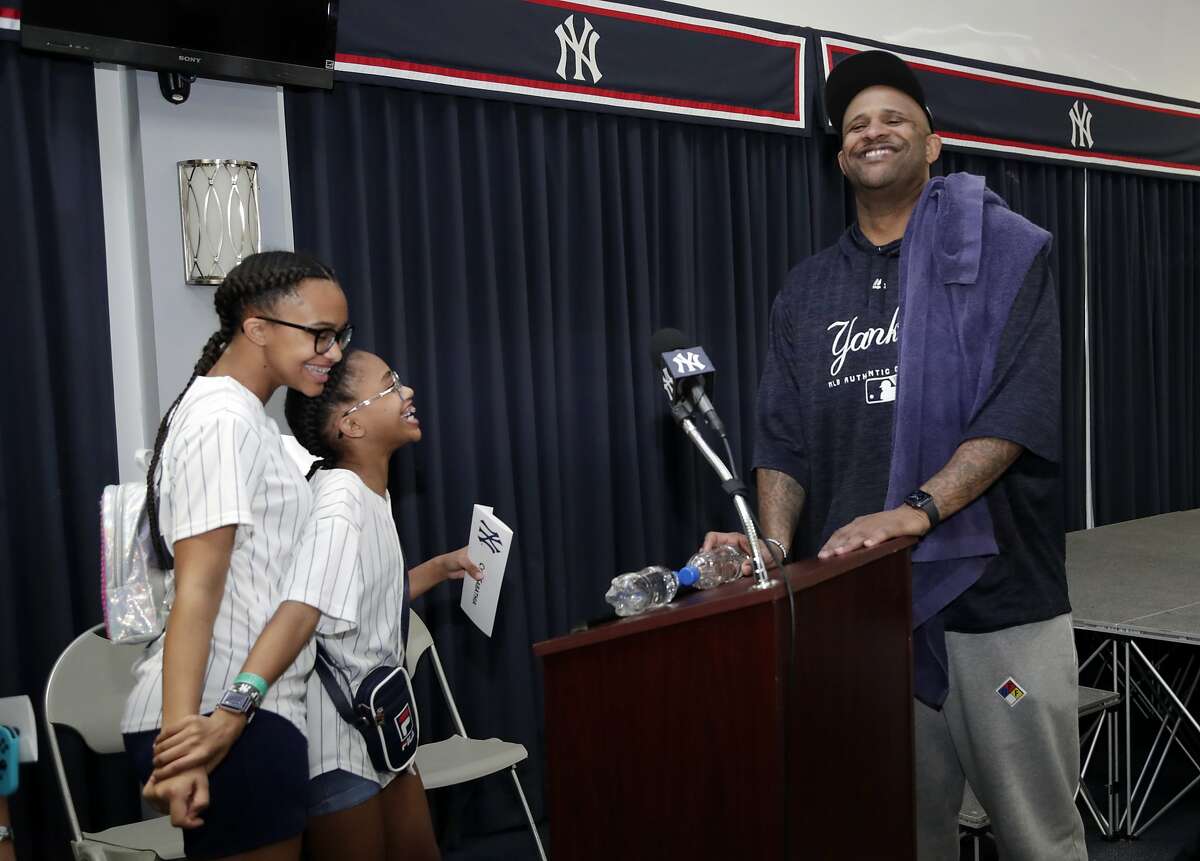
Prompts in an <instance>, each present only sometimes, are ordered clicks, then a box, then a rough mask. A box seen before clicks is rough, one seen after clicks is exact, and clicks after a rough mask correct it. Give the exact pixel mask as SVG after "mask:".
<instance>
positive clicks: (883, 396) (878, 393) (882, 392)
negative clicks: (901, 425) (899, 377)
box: [863, 374, 896, 404]
mask: <svg viewBox="0 0 1200 861" xmlns="http://www.w3.org/2000/svg"><path fill="white" fill-rule="evenodd" d="M863 386H864V387H865V389H866V395H867V403H869V404H888V403H891V402H892V401H894V400H896V375H895V374H892V375H891V376H890V377H875V378H874V379H871V380H866V381H865V382H864V383H863Z"/></svg>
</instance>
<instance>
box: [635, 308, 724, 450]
mask: <svg viewBox="0 0 1200 861" xmlns="http://www.w3.org/2000/svg"><path fill="white" fill-rule="evenodd" d="M694 343H695V342H694V341H692V340H691V339H690V338H688V337H687V336H686V335H684V334H683V333H682V332H680V331H679V330H678V329H659V330H658V331H657V332H655V333H654V335H653V336H652V337H651V338H650V356H651V359H652V360H653V362H654V366H655V367H656V368H661V369H662V379H663V390H664V391H666V393H667V397H668V398H669V399H670V401H671V412H672V413H673V414H675V420H676V421H680V420H681V418H682V417H686V416H690V415H691V414H692V412H693V411H694V410H695V409H696V408H698V409H699V410H700V413H701V414H702V415H703V416H704V419H705V421H707V422H708V424H709V426H710V427H711V428H712V429H713V430H714V431H716V432H717V434H718V435H720V436H722V437H723V436H725V424H724V422H722V421H721V417H720V416H719V415H717V411H716V409H715V408H714V407H713V405H712V401H710V400H709V399H708V394H707V393H706V392H705V390H704V389H705V384H706V383H707V385H708V386H709V387H711V386H712V376H713V371H714V370H716V369H715V368H714V367H713V363H712V360H711V359H709V358H708V354H707V353H705V352H704V348H703V347H700V346H691V345H692V344H694Z"/></svg>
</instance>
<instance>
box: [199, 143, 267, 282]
mask: <svg viewBox="0 0 1200 861" xmlns="http://www.w3.org/2000/svg"><path fill="white" fill-rule="evenodd" d="M178 166H179V217H180V221H181V223H182V228H183V272H184V279H185V280H186V281H187V283H188V284H207V285H216V284H220V283H221V282H222V281H224V280H225V275H226V274H227V273H228V272H229V270H230V269H232V268H233V267H234V266H237V265H238V264H239V263H241V262H242V259H243V258H245V257H248V256H249V255H251V254H254V253H256V252H258V251H261V250H262V225H261V222H260V220H259V209H258V165H257V164H256V163H255V162H252V161H237V160H234V159H190V160H188V161H181V162H179V165H178Z"/></svg>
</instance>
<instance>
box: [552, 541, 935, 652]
mask: <svg viewBox="0 0 1200 861" xmlns="http://www.w3.org/2000/svg"><path fill="white" fill-rule="evenodd" d="M914 544H916V539H915V538H894V539H892V540H891V541H888V542H886V543H885V544H881V545H879V546H878V547H872V548H871V549H869V550H859V551H856V552H854V553H847V554H846V555H845V556H840V557H837V558H834V559H828V560H825V561H819V560H817V559H805V560H804V561H802V562H794V563H792V564H791V565H787V566H785V567H784V569H783V573H784V576H786V577H787V578H788V582H789V583H790V584H791V586H792V591H793V592H795V593H796V594H797V595H798V594H800V593H801V592H803V591H805V590H807V589H812V588H813V587H814V586H819V585H820V584H822V583H825V582H827V581H829V580H832V579H834V578H836V577H841V576H844V575H846V574H849V573H851V572H852V571H855V570H857V569H859V568H861V567H862V566H863V565H866V564H868V563H871V562H874V561H876V560H877V559H882V558H883V557H885V556H890V555H892V554H894V553H901V552H906V551H907V550H908V548H910V547H911V546H912V545H914ZM771 583H772V584H773V585H772V586H771V588H767V589H755V588H754V584H755V581H754V578H753V577H743V578H741V579H740V580H737V581H736V582H733V583H726V584H725V585H724V586H718V587H717V588H716V589H707V590H703V591H701V590H697V591H694V592H692V593H691V594H690V595H687V596H686V597H684V598H682V599H680V600H678V601H675V602H672V603H671V604H668V605H666V606H665V607H663V608H661V609H657V610H651V611H649V612H646V613H642V614H640V615H637V616H626V617H625V618H619V619H614V620H612V621H607V622H603V623H601V624H599V625H597V626H596V627H594V628H589V629H587V630H584V631H577V632H575V633H572V634H564V635H562V636H559V637H553V638H551V639H549V640H542V641H541V642H539V643H534V645H533V653H534V654H535V655H537V656H538V657H542V658H544V657H546V656H547V655H553V654H557V653H559V652H566V651H570V650H572V649H578V648H582V647H585V646H592V645H595V644H597V643H603V642H606V641H608V640H614V639H617V638H619V637H628V636H631V635H634V634H638V633H642V632H644V631H651V630H654V629H657V628H662V627H667V626H670V625H681V624H684V623H686V622H691V621H695V620H696V619H703V618H705V617H706V616H713V615H716V614H719V613H728V612H730V611H733V610H740V609H742V608H744V607H752V606H754V605H756V604H761V603H764V602H767V601H781V600H787V592H786V591H785V590H784V588H783V584H782V583H781V582H780V581H779V579H778V578H773V579H772V580H771Z"/></svg>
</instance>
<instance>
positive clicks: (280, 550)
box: [122, 251, 352, 861]
mask: <svg viewBox="0 0 1200 861" xmlns="http://www.w3.org/2000/svg"><path fill="white" fill-rule="evenodd" d="M214 304H215V306H216V311H217V317H218V318H219V320H220V329H218V330H217V331H216V332H215V333H214V334H213V335H212V337H211V338H209V340H208V343H207V344H206V345H205V347H204V351H203V353H202V354H201V356H200V360H199V361H198V362H197V363H196V367H195V370H194V371H193V373H192V377H191V379H190V380H188V383H187V385H186V386H185V387H184V389H183V392H182V393H180V395H179V397H178V398H176V400H175V403H173V404H172V405H171V408H170V409H169V410H168V411H167V413H166V415H165V416H164V417H163V420H162V424H161V425H160V426H159V429H158V437H157V439H156V440H155V443H154V454H153V458H152V460H151V464H150V470H149V475H148V478H147V482H148V491H149V492H148V494H147V502H146V505H147V513H148V515H149V520H150V527H151V534H152V536H153V537H154V538H155V546H156V549H157V550H158V553H159V555H160V557H161V558H162V560H163V561H167V562H168V564H169V557H168V556H167V551H169V552H170V553H171V554H173V555H174V588H175V597H174V601H173V605H172V607H171V611H170V615H169V616H168V618H167V624H166V630H165V637H163V638H160V639H159V640H157V641H155V642H154V643H152V644H151V645H150V646H149V647H147V652H146V654H145V656H144V657H143V658H142V659H141V660H140V661H139V663H138V664H137V666H136V667H135V669H134V673H135V676H136V681H135V684H134V688H133V692H132V693H131V695H130V697H129V700H128V702H127V704H126V709H125V715H124V719H123V721H122V731H123V732H124V733H125V746H126V749H127V750H128V751H129V752H130V754H131V755H132V757H133V760H134V764H135V766H136V767H137V769H138V771H139V773H140V774H141V776H142V777H143V778H146V779H147V782H146V788H145V795H146V797H147V798H148V799H149V800H151V801H152V802H154V803H155V804H156V805H157V806H159V807H161V808H163V809H165V810H167V811H169V812H170V814H171V821H172V822H173V823H174V824H175V825H178V826H182V827H184V828H185V829H187V830H185V832H184V847H185V850H186V853H187V856H188V857H189V858H226V857H230V858H233V857H236V858H245V859H263V861H273V859H295V858H298V857H299V851H300V835H301V833H302V831H303V829H304V825H305V818H306V817H305V813H306V791H307V773H306V771H305V765H306V763H307V752H306V744H305V737H304V734H305V732H306V730H307V725H306V718H305V711H304V696H305V688H306V682H305V678H306V675H307V672H308V670H309V669H311V667H312V653H311V650H310V651H309V652H307V653H305V657H304V658H303V659H301V660H300V661H296V660H295V659H296V656H297V655H298V654H300V653H301V652H302V649H303V645H304V642H305V640H307V639H308V636H307V635H305V637H304V638H303V639H300V640H299V642H297V643H296V644H295V647H294V648H292V647H291V646H290V645H286V644H285V645H284V646H282V647H279V648H276V649H274V650H265V651H263V652H262V653H260V654H259V655H258V659H259V663H258V664H257V665H255V666H253V667H249V669H250V670H251V673H250V674H244V673H243V674H239V673H238V670H239V668H241V667H242V666H243V664H244V663H246V659H247V653H248V652H249V651H250V647H251V644H253V643H254V642H255V640H256V638H257V637H258V635H259V634H260V633H261V632H262V630H263V628H264V626H265V625H266V624H267V620H268V619H270V618H271V615H272V613H274V612H275V611H276V609H277V608H278V609H279V611H280V613H281V614H284V615H286V614H287V613H293V612H296V610H297V608H300V609H301V610H303V611H305V612H307V611H308V610H310V609H311V608H308V607H301V606H300V605H294V604H292V603H289V604H287V605H285V606H280V601H279V599H280V584H281V583H282V581H283V578H284V576H285V574H286V572H287V567H288V563H289V562H290V560H291V557H292V553H293V549H294V547H295V545H296V542H297V539H299V537H300V534H301V531H302V529H303V528H304V526H305V524H306V523H307V521H308V519H309V513H310V510H311V508H312V493H311V491H310V489H309V487H308V484H307V483H306V482H305V481H304V478H303V476H302V475H300V473H299V471H298V470H297V469H296V467H295V464H294V461H292V460H291V458H290V456H289V455H288V454H287V452H286V451H285V450H284V448H283V439H282V437H281V436H280V434H279V429H278V428H277V427H276V425H275V422H274V421H272V420H271V419H270V418H268V417H267V414H266V411H265V410H264V408H263V405H264V404H265V403H266V401H267V399H268V398H270V397H271V394H272V393H273V392H274V391H275V390H276V389H278V388H279V387H280V386H289V387H291V388H294V389H297V390H299V391H302V392H304V393H305V394H306V395H310V396H318V395H320V394H321V392H322V391H323V390H324V388H325V386H326V381H327V380H328V378H329V374H330V372H331V370H332V369H333V368H334V367H335V366H336V364H337V362H339V361H340V360H341V358H342V350H344V349H345V348H346V347H347V346H348V344H349V341H350V336H351V332H352V329H351V327H350V325H349V324H348V323H347V310H346V299H345V296H344V295H343V294H342V290H341V288H340V287H339V286H338V284H337V282H336V280H335V279H334V275H333V272H332V271H331V270H330V269H329V268H328V267H326V266H324V265H322V264H321V263H318V262H317V261H315V260H312V259H310V258H307V257H304V256H301V255H298V254H293V253H291V252H285V251H274V252H267V253H263V254H255V255H252V256H250V257H247V258H246V259H245V260H244V261H242V263H241V264H239V265H238V266H237V267H235V268H234V269H233V270H232V271H230V273H229V274H228V276H226V278H225V281H224V283H223V284H222V285H221V286H220V287H219V288H217V291H216V296H215V297H214ZM305 659H306V660H307V666H305ZM268 677H269V678H270V679H272V681H275V684H274V685H273V686H271V687H270V688H268V685H267V683H266V681H265V679H266V678H268ZM276 680H277V681H276ZM202 715H211V716H210V717H201V716H202ZM251 716H253V717H254V718H255V719H254V720H253V721H252V722H250V723H249V724H248V725H247V722H248V721H249V718H250V717H251ZM197 721H202V722H204V723H205V725H206V726H209V727H210V728H211V729H213V730H214V731H215V732H216V734H217V735H218V736H220V737H221V738H226V739H229V745H231V744H232V740H233V739H235V738H238V737H239V735H241V736H243V737H242V738H241V740H240V744H238V745H237V746H236V747H235V748H232V749H230V748H229V746H228V745H226V750H228V751H229V755H228V757H227V758H226V759H225V760H224V761H223V762H221V763H220V767H219V768H210V769H206V768H204V767H193V768H189V769H187V770H183V771H181V772H180V773H178V774H176V775H173V776H172V777H170V778H167V779H163V780H156V779H154V778H153V776H152V774H151V772H152V768H153V765H152V756H153V744H154V740H155V737H156V736H157V735H158V732H159V728H160V727H161V728H162V729H163V732H164V734H165V735H167V736H170V735H171V734H172V733H174V732H176V731H177V730H178V729H179V728H180V727H181V726H192V725H194V724H195V723H196V722H197ZM243 730H245V732H244V734H243V732H242V731H243ZM210 772H211V773H210Z"/></svg>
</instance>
